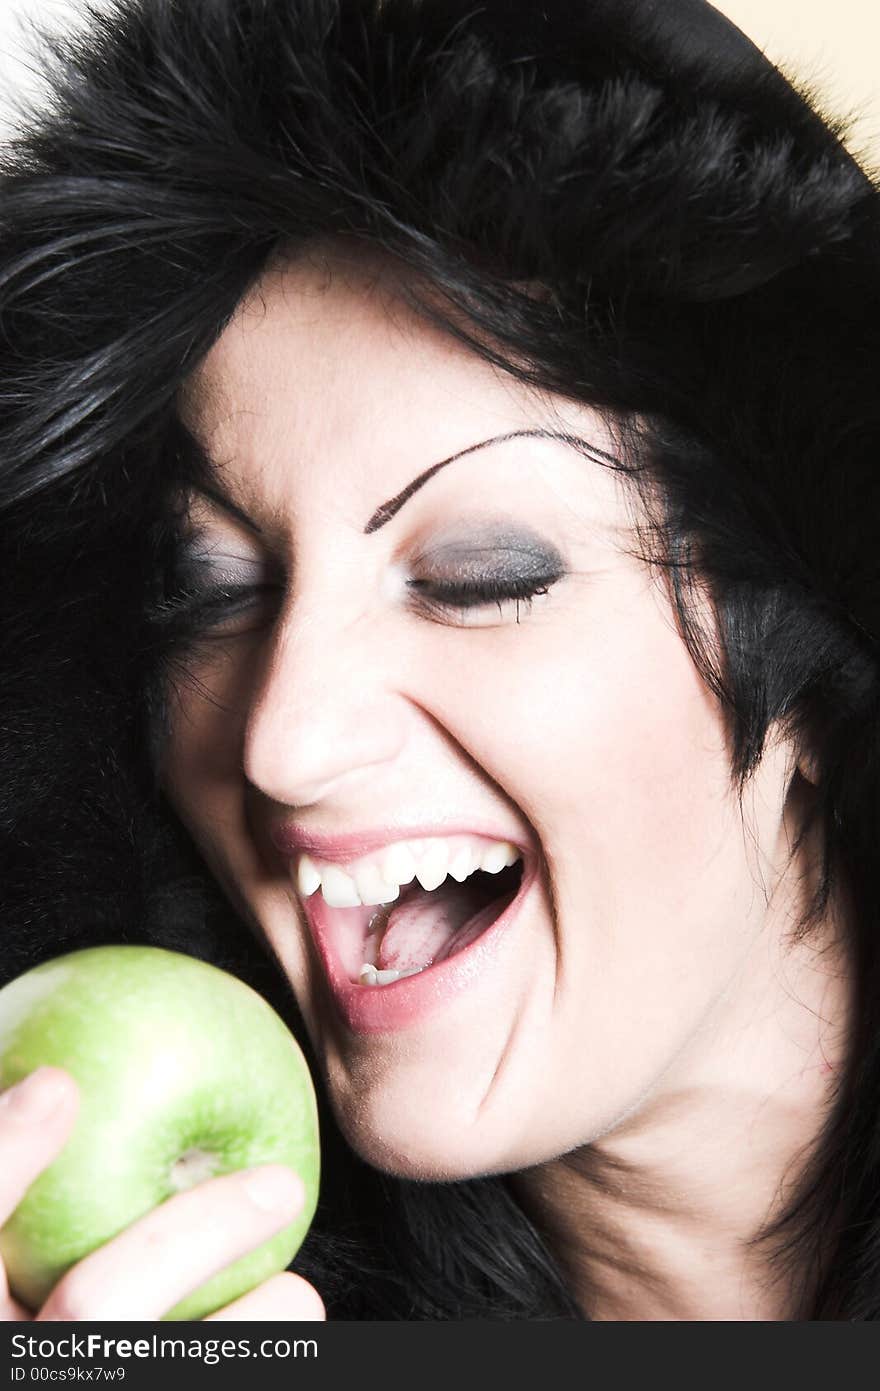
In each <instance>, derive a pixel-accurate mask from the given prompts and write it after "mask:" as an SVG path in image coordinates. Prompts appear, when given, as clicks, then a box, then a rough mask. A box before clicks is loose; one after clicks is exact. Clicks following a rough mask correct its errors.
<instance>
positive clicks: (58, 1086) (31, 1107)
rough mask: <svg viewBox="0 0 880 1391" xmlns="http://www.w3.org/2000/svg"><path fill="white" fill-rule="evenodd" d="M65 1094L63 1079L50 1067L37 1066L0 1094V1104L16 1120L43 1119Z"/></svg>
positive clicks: (55, 1107)
mask: <svg viewBox="0 0 880 1391" xmlns="http://www.w3.org/2000/svg"><path fill="white" fill-rule="evenodd" d="M66 1094H67V1088H66V1086H65V1085H64V1081H63V1079H62V1078H60V1077H59V1076H58V1075H57V1073H56V1072H55V1071H54V1070H53V1069H52V1068H50V1067H38V1068H37V1070H36V1072H32V1073H31V1074H30V1076H29V1077H25V1079H24V1081H23V1082H17V1083H16V1085H15V1086H14V1087H10V1088H9V1089H8V1090H7V1091H5V1092H3V1093H2V1094H0V1106H2V1108H3V1110H4V1111H5V1112H6V1113H7V1114H8V1115H11V1116H14V1117H15V1119H16V1120H18V1121H27V1122H30V1121H39V1120H45V1119H46V1118H47V1117H48V1116H50V1115H51V1114H52V1112H53V1111H55V1110H57V1108H58V1105H59V1103H60V1102H61V1101H62V1099H63V1098H64V1096H66Z"/></svg>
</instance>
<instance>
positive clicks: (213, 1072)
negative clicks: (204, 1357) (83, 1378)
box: [0, 946, 320, 1319]
mask: <svg viewBox="0 0 880 1391" xmlns="http://www.w3.org/2000/svg"><path fill="white" fill-rule="evenodd" d="M41 1063H49V1064H52V1065H54V1066H56V1067H63V1068H65V1069H66V1070H67V1071H68V1072H69V1073H71V1074H72V1076H73V1077H75V1078H76V1081H77V1082H78V1084H79V1089H80V1110H79V1115H78V1117H77V1121H76V1125H75V1128H74V1131H73V1133H72V1135H71V1137H70V1139H69V1140H68V1142H67V1144H66V1146H65V1148H64V1149H63V1151H62V1152H61V1154H60V1155H59V1156H58V1158H57V1159H56V1160H55V1161H54V1163H53V1164H52V1165H51V1166H50V1167H49V1168H48V1169H46V1170H45V1171H44V1172H43V1173H42V1174H41V1175H40V1176H39V1177H38V1178H37V1180H36V1181H35V1182H34V1183H33V1184H32V1185H31V1187H30V1188H29V1189H28V1191H27V1193H26V1194H25V1197H24V1198H23V1200H22V1202H21V1203H20V1204H19V1206H18V1208H17V1209H16V1211H15V1212H14V1213H13V1215H12V1217H11V1218H10V1219H9V1221H8V1222H7V1223H6V1225H5V1226H4V1227H3V1229H2V1231H0V1256H2V1259H3V1261H4V1263H5V1265H6V1270H7V1274H8V1279H9V1285H10V1288H11V1290H12V1293H13V1294H14V1295H15V1296H16V1297H17V1298H18V1299H19V1300H20V1301H21V1302H22V1303H23V1304H24V1305H25V1306H26V1307H27V1308H29V1309H31V1310H36V1309H38V1308H39V1307H40V1306H41V1305H42V1304H43V1302H44V1301H45V1299H46V1296H47V1295H48V1294H49V1291H50V1290H51V1289H52V1287H53V1286H54V1285H55V1284H56V1283H57V1281H58V1280H59V1279H60V1277H61V1276H62V1275H63V1274H64V1272H65V1271H66V1270H67V1269H69V1267H70V1266H72V1265H74V1264H75V1263H76V1262H77V1261H79V1260H81V1259H82V1258H83V1256H86V1255H88V1254H89V1252H91V1251H94V1250H95V1248H96V1247H98V1246H102V1245H103V1244H104V1243H105V1242H106V1241H109V1240H110V1239H111V1238H112V1237H114V1236H115V1235H116V1234H117V1233H118V1232H120V1231H122V1230H123V1228H124V1227H127V1226H129V1225H130V1223H132V1222H134V1221H135V1220H136V1219H137V1218H139V1217H141V1216H143V1215H144V1214H145V1213H147V1212H149V1211H151V1209H152V1208H154V1207H156V1206H157V1205H158V1204H159V1203H161V1202H164V1201H165V1199H166V1198H169V1197H171V1196H172V1195H173V1194H174V1193H175V1192H178V1191H180V1190H181V1189H182V1188H187V1187H191V1186H192V1185H193V1184H194V1183H197V1182H200V1181H201V1180H203V1179H205V1178H209V1177H213V1176H214V1175H217V1174H226V1173H230V1172H231V1171H233V1170H237V1169H244V1168H249V1167H251V1166H252V1165H255V1164H276V1163H277V1164H286V1165H289V1166H290V1168H292V1169H294V1170H295V1171H296V1173H297V1174H299V1176H300V1178H301V1179H302V1181H303V1183H304V1185H305V1190H306V1202H305V1205H304V1207H303V1209H302V1211H301V1212H300V1213H299V1214H298V1216H297V1218H296V1220H295V1221H294V1222H293V1223H291V1224H290V1225H289V1226H288V1227H286V1228H285V1229H284V1231H282V1232H281V1233H279V1235H277V1236H275V1237H273V1238H271V1240H269V1241H266V1242H264V1243H263V1245H261V1246H259V1247H257V1248H256V1249H255V1250H254V1251H252V1252H250V1253H248V1254H247V1255H246V1256H244V1257H242V1258H241V1259H240V1260H237V1261H235V1262H234V1264H232V1265H230V1266H228V1267H227V1268H226V1269H225V1270H222V1271H220V1272H219V1273H218V1274H216V1275H215V1276H213V1277H212V1278H211V1279H210V1280H208V1281H206V1282H205V1284H203V1285H202V1286H201V1287H200V1288H199V1289H198V1290H196V1291H194V1292H193V1293H192V1294H190V1295H188V1296H187V1297H186V1298H185V1299H182V1300H181V1301H180V1302H179V1303H178V1304H176V1305H175V1306H174V1308H173V1309H171V1310H170V1311H169V1312H168V1313H167V1314H166V1315H165V1316H164V1317H165V1318H167V1319H199V1318H202V1317H204V1316H205V1315H206V1314H209V1313H212V1312H213V1311H214V1310H216V1309H219V1308H222V1307H223V1306H224V1305H226V1304H228V1303H229V1302H230V1301H231V1300H233V1299H236V1298H237V1297H238V1296H239V1295H241V1294H244V1293H245V1292H246V1291H247V1290H250V1289H253V1288H254V1287H255V1286H256V1285H258V1284H260V1283H261V1282H262V1281H263V1280H265V1279H267V1278H268V1277H269V1276H270V1275H274V1274H275V1273H276V1272H278V1271H280V1270H284V1269H285V1267H286V1266H287V1265H288V1264H289V1262H290V1261H291V1260H292V1259H293V1257H294V1255H295V1254H296V1252H297V1250H298V1249H299V1247H300V1245H301V1243H302V1241H303V1238H304V1237H305V1234H306V1231H307V1229H308V1226H309V1223H310V1222H311V1220H312V1217H313V1216H314V1212H315V1206H316V1204H317V1200H318V1180H319V1167H320V1151H319V1145H318V1119H317V1106H316V1103H315V1093H314V1089H313V1086H312V1079H311V1076H310V1074H309V1070H308V1067H307V1065H306V1061H305V1059H304V1057H303V1055H302V1053H301V1051H300V1048H299V1046H298V1044H297V1043H296V1040H295V1039H294V1038H293V1036H292V1035H291V1033H290V1032H289V1030H288V1029H287V1027H286V1026H285V1024H284V1023H283V1022H282V1021H281V1019H280V1018H279V1016H278V1015H277V1014H276V1013H275V1011H274V1010H273V1009H272V1008H271V1007H270V1006H269V1005H268V1004H267V1003H266V1001H265V1000H264V999H263V998H262V996H260V995H258V994H257V993H256V991H254V990H252V989H251V988H250V986H248V985H245V984H244V982H243V981H240V980H238V979H237V978H236V977H235V976H232V975H229V974H228V973H227V972H226V971H221V970H218V969H217V967H215V966H209V965H206V964H205V963H204V962H202V961H197V960H195V959H194V958H193V957H190V956H184V955H182V954H181V953H179V952H171V951H164V950H160V949H159V948H157V947H137V946H110V947H93V948H90V949H88V950H85V951H75V952H71V953H70V954H69V955H67V956H61V957H57V958H56V959H55V960H53V961H48V962H45V963H44V964H43V965H41V966H37V967H36V968H35V969H34V970H32V971H28V972H26V973H25V974H24V975H22V976H19V977H18V979H17V980H14V981H12V982H11V983H10V984H9V985H7V986H6V987H5V988H4V989H3V990H0V1089H5V1088H6V1087H9V1086H12V1084H13V1083H15V1082H17V1081H19V1080H20V1079H21V1078H23V1077H25V1076H26V1075H27V1074H28V1073H30V1072H32V1071H33V1070H34V1069H35V1068H36V1067H39V1066H40V1064H41Z"/></svg>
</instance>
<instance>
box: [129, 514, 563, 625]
mask: <svg viewBox="0 0 880 1391" xmlns="http://www.w3.org/2000/svg"><path fill="white" fill-rule="evenodd" d="M405 569H406V573H407V577H406V580H405V590H406V593H407V595H408V596H409V598H410V600H411V603H412V606H413V607H414V608H415V609H416V611H422V612H426V613H427V614H428V615H429V616H430V617H435V618H437V619H439V620H441V621H446V622H451V623H453V624H454V623H455V622H456V615H457V616H458V621H460V622H461V621H466V620H465V615H466V614H467V613H469V612H470V611H474V610H479V609H485V608H487V607H488V606H490V605H497V607H498V611H499V614H498V616H499V619H503V618H504V617H505V616H506V615H505V605H508V606H511V608H512V609H515V619H516V622H517V623H518V622H519V621H520V615H521V607H522V606H525V607H526V611H528V608H529V607H530V606H531V603H532V601H533V600H534V599H535V598H536V597H538V596H539V595H544V594H547V593H548V591H549V589H550V587H551V586H552V585H553V584H555V583H556V582H557V581H558V580H559V579H561V578H562V577H563V575H564V574H565V565H564V562H563V560H562V557H561V555H560V554H559V552H558V551H557V550H556V548H555V546H553V545H551V544H549V543H548V542H547V541H546V540H544V539H543V538H540V537H538V536H537V535H536V534H534V533H533V532H531V531H529V530H526V529H522V530H519V529H511V528H509V527H508V528H497V527H496V528H495V529H494V530H491V531H490V530H488V529H487V528H486V527H482V528H481V529H480V530H479V531H478V532H474V531H464V532H462V531H461V530H457V531H456V532H455V533H454V534H450V535H447V536H440V537H435V538H432V540H431V541H430V542H428V543H426V544H423V545H422V546H421V547H418V548H417V549H416V551H415V554H414V555H412V557H411V558H409V559H408V560H407V563H406V566H405ZM284 591H285V580H284V576H283V574H281V573H280V572H277V571H276V570H275V569H274V568H272V567H271V566H267V565H266V564H264V563H262V562H259V561H252V560H249V559H246V558H244V557H241V556H235V555H230V554H223V553H220V552H219V551H217V550H216V549H214V550H212V549H210V548H208V547H206V546H205V545H204V542H203V540H201V539H200V538H199V537H191V538H190V539H188V540H187V541H186V542H184V543H183V545H182V546H181V550H180V553H179V556H178V560H177V564H176V566H175V571H174V576H173V583H172V586H171V593H170V594H169V595H168V597H167V598H166V599H165V601H164V602H163V603H162V604H161V605H159V606H157V608H156V609H155V610H154V611H153V613H152V618H153V621H154V622H156V623H158V624H160V625H161V626H164V627H166V628H172V629H173V628H175V627H178V628H180V630H181V632H185V633H186V634H188V635H190V636H194V637H199V638H210V637H212V636H217V637H229V636H230V635H233V636H238V635H240V634H244V633H246V632H247V633H250V632H257V631H262V630H263V629H264V628H265V627H267V626H269V625H270V624H271V623H272V622H274V620H275V618H276V616H277V613H278V609H279V608H280V605H281V603H282V600H283V596H284ZM511 616H513V614H511Z"/></svg>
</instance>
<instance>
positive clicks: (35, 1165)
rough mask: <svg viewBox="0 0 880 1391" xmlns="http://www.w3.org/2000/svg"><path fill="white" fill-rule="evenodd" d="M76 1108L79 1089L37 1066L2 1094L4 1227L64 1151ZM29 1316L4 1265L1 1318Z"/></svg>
mask: <svg viewBox="0 0 880 1391" xmlns="http://www.w3.org/2000/svg"><path fill="white" fill-rule="evenodd" d="M78 1107H79V1092H78V1090H77V1085H76V1083H75V1081H74V1080H73V1078H72V1077H71V1076H70V1074H69V1073H68V1072H63V1071H62V1069H61V1068H58V1067H39V1068H37V1070H36V1072H32V1073H31V1074H30V1076H28V1077H26V1078H25V1079H24V1081H22V1082H19V1083H17V1085H16V1086H14V1087H9V1088H7V1090H6V1091H4V1092H3V1093H2V1094H0V1227H2V1226H3V1224H4V1223H5V1222H6V1221H7V1219H8V1218H9V1217H11V1216H12V1214H13V1212H14V1211H15V1209H16V1208H17V1207H18V1205H19V1203H20V1202H21V1200H22V1198H23V1197H24V1195H25V1193H26V1192H27V1190H28V1189H29V1188H30V1186H31V1184H32V1183H33V1182H34V1179H36V1178H38V1177H39V1175H40V1174H41V1173H42V1172H43V1170H44V1169H47V1168H48V1167H49V1165H50V1164H51V1163H52V1161H53V1160H54V1159H55V1158H56V1157H57V1156H58V1154H59V1153H60V1152H61V1150H62V1149H63V1148H64V1146H65V1144H66V1143H67V1140H68V1139H69V1137H70V1132H71V1131H72V1129H73V1127H74V1124H75V1122H76V1115H77V1110H78ZM27 1317H28V1315H27V1311H26V1310H25V1309H24V1308H23V1307H22V1306H21V1305H20V1304H19V1303H17V1301H16V1300H14V1299H13V1298H12V1297H11V1295H10V1293H9V1287H8V1284H7V1281H6V1272H5V1271H4V1270H3V1267H2V1265H0V1319H2V1320H3V1321H4V1322H5V1321H7V1320H9V1319H24V1318H27Z"/></svg>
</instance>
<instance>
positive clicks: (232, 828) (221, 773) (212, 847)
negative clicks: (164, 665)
mask: <svg viewBox="0 0 880 1391" xmlns="http://www.w3.org/2000/svg"><path fill="white" fill-rule="evenodd" d="M247 670H248V665H247V664H246V663H242V662H241V661H240V659H238V658H237V657H236V658H235V659H234V660H233V658H232V656H231V654H230V655H229V656H224V655H223V654H222V653H218V654H217V655H215V656H213V657H211V658H210V660H201V661H199V662H191V663H190V664H189V667H188V678H189V679H180V678H178V679H177V680H176V681H175V682H174V684H173V685H172V686H171V687H170V688H169V692H168V719H169V734H168V738H167V740H166V743H165V748H164V752H163V757H162V763H161V768H160V777H161V782H162V786H163V788H164V790H165V792H166V794H167V796H168V798H169V800H170V802H171V804H172V806H173V807H174V809H175V811H176V812H177V814H178V816H179V817H180V819H181V820H182V821H183V823H184V824H185V825H186V827H187V828H188V830H189V831H190V833H191V834H192V836H193V839H194V840H195V841H196V843H197V844H198V846H199V848H200V849H201V850H202V853H203V854H204V856H205V858H206V859H207V861H208V863H209V864H210V866H211V868H212V869H213V870H215V872H216V873H217V874H218V876H219V877H220V878H221V879H222V880H223V881H224V882H227V883H228V880H229V875H228V872H227V871H226V869H225V865H226V862H227V861H228V859H229V857H230V847H233V848H234V847H236V846H238V847H243V846H244V844H245V843H246V837H245V830H246V827H245V823H244V811H245V808H244V803H243V800H242V797H241V751H242V746H243V740H244V731H245V728H246V722H247V710H248V701H249V698H250V691H249V689H248V687H247V685H246V680H245V673H246V672H247Z"/></svg>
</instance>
